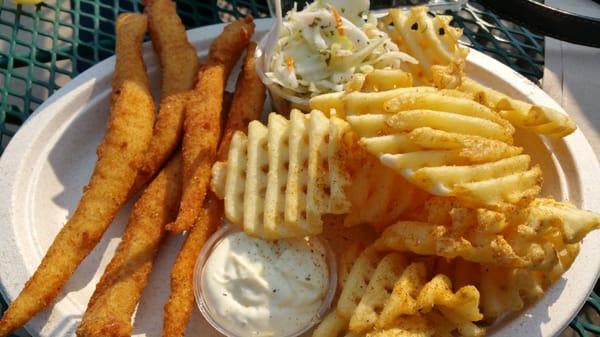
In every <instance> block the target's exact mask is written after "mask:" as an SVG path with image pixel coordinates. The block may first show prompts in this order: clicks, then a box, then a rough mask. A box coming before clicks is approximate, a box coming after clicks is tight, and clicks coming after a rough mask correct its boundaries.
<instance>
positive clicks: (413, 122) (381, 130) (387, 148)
mask: <svg viewBox="0 0 600 337" xmlns="http://www.w3.org/2000/svg"><path fill="white" fill-rule="evenodd" d="M356 94H357V93H351V94H347V95H345V96H342V97H341V98H340V99H341V100H342V103H343V104H346V100H347V99H348V98H349V97H350V96H351V95H356ZM360 94H362V95H369V94H368V93H360ZM377 94H382V93H377ZM394 95H395V96H394V97H393V98H391V99H388V100H387V101H386V102H384V103H383V108H384V111H383V113H369V114H361V111H353V110H346V114H347V115H348V116H347V117H346V118H347V120H348V122H349V123H350V125H351V126H352V128H353V130H354V131H355V132H356V133H357V134H358V136H359V137H361V138H360V140H359V144H361V145H362V146H363V147H364V149H365V150H367V151H368V152H370V153H371V154H373V155H375V156H377V157H378V158H379V159H380V161H381V162H382V163H383V164H384V165H386V166H388V167H390V168H392V169H393V170H394V171H396V172H397V173H399V174H401V175H402V176H403V177H404V178H406V179H407V180H408V181H409V182H411V183H412V184H414V185H415V186H417V187H419V188H421V189H423V190H425V191H427V192H429V193H432V194H434V195H440V196H456V197H459V198H461V199H463V200H466V201H469V202H471V203H473V204H480V205H486V206H491V207H504V206H506V205H508V204H526V203H527V202H529V201H531V200H532V199H534V198H535V197H536V196H537V195H538V194H539V192H540V191H541V183H542V176H541V171H540V170H539V168H538V167H536V166H534V167H533V168H530V167H529V165H530V158H529V156H526V155H521V153H522V150H523V149H522V148H520V147H517V146H513V145H512V142H513V140H512V133H513V132H514V128H513V127H512V126H511V125H510V124H509V123H508V122H507V121H506V120H504V119H503V118H502V117H500V116H499V115H498V114H496V113H495V112H494V111H492V110H490V109H488V108H487V107H485V106H483V105H481V104H479V103H476V102H474V101H472V100H470V99H469V98H468V97H461V96H464V95H462V94H457V92H456V91H454V90H445V91H436V90H435V89H433V91H416V92H415V91H409V90H405V89H399V90H396V91H395V93H394ZM387 98H389V97H387ZM405 109H409V110H405ZM410 109H412V110H410Z"/></svg>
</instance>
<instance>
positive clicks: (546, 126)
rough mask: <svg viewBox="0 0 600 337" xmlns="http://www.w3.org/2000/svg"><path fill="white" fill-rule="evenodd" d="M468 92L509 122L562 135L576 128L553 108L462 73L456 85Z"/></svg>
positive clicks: (567, 118)
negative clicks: (459, 81) (510, 95)
mask: <svg viewBox="0 0 600 337" xmlns="http://www.w3.org/2000/svg"><path fill="white" fill-rule="evenodd" d="M457 89H458V90H460V91H464V92H468V93H471V94H473V95H474V96H475V99H476V100H477V101H478V102H480V103H481V104H483V105H485V106H487V107H489V108H490V109H494V110H496V111H498V112H499V113H500V115H501V116H502V117H503V118H505V119H506V120H508V121H510V122H511V123H512V124H513V125H515V126H517V127H520V128H523V129H525V130H528V131H530V132H534V133H537V134H541V135H546V136H550V137H554V138H562V137H565V136H567V135H569V134H571V133H573V132H574V131H575V130H576V129H577V125H575V123H574V122H573V120H571V118H570V117H569V116H568V115H565V114H563V113H560V112H558V111H556V110H554V109H551V108H548V107H544V106H538V105H534V104H530V103H526V102H523V101H521V100H517V99H514V98H511V97H509V96H508V95H505V94H503V93H501V92H499V91H496V90H494V89H491V88H488V87H486V86H484V85H482V84H481V83H478V82H477V81H475V80H473V79H470V78H468V77H466V76H464V77H463V78H462V79H461V84H460V86H458V88H457Z"/></svg>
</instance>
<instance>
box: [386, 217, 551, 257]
mask: <svg viewBox="0 0 600 337" xmlns="http://www.w3.org/2000/svg"><path fill="white" fill-rule="evenodd" d="M529 244H530V246H528V247H525V248H523V250H525V249H527V248H531V245H535V243H532V242H529ZM375 247H376V248H377V249H379V250H387V251H389V250H395V251H402V252H413V253H416V254H420V255H437V256H441V257H445V258H449V259H452V258H456V257H462V258H463V259H465V260H468V261H473V262H478V263H495V264H499V265H502V266H507V267H513V268H522V267H535V266H537V264H542V262H544V261H545V260H544V258H545V257H546V256H545V253H546V252H545V251H544V252H542V255H543V256H542V257H540V256H539V255H540V253H539V250H538V249H537V246H534V248H535V249H534V248H531V249H533V251H532V252H530V251H527V250H526V252H525V253H524V254H529V255H533V256H529V255H524V256H522V255H519V254H518V253H517V252H516V251H515V247H512V246H511V245H510V243H509V242H508V241H507V239H506V238H504V237H503V236H502V235H497V234H494V233H485V232H483V231H481V230H478V229H473V228H471V231H470V232H462V231H453V230H452V229H449V228H447V227H445V226H440V225H433V224H429V223H423V222H410V221H400V222H397V223H396V224H394V225H392V226H390V227H388V228H387V229H386V230H385V231H384V232H383V234H382V235H381V237H380V238H379V239H378V240H377V241H376V242H375ZM538 260H542V261H538Z"/></svg>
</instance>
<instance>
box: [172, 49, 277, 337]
mask: <svg viewBox="0 0 600 337" xmlns="http://www.w3.org/2000/svg"><path fill="white" fill-rule="evenodd" d="M255 49H256V44H254V43H250V45H249V46H248V53H247V54H246V58H245V61H244V68H243V70H242V72H241V74H240V76H239V77H238V80H237V84H236V90H235V94H234V96H233V101H232V103H231V110H229V117H228V118H227V127H226V128H225V132H224V136H223V140H222V141H221V144H220V145H219V151H218V155H217V156H218V159H219V160H224V159H225V158H226V157H227V153H228V151H229V140H228V138H227V135H233V133H234V132H235V131H238V130H239V131H244V132H246V131H247V128H248V122H250V121H251V120H254V119H258V118H259V116H260V114H261V113H262V110H263V105H264V101H265V95H266V94H265V89H264V86H263V84H262V82H261V81H260V79H259V78H258V75H257V74H256V71H255V69H254V51H255ZM229 138H231V136H230V137H229ZM222 218H223V201H222V200H219V199H218V198H217V197H216V196H215V195H214V194H212V192H209V194H208V196H207V198H206V200H205V201H204V205H203V207H202V209H201V210H200V215H199V216H198V219H197V220H196V223H195V224H194V227H193V228H192V229H191V231H190V234H189V236H188V237H187V239H186V241H185V243H184V245H183V247H182V248H181V251H180V252H179V255H178V256H177V259H176V260H175V265H174V266H173V270H172V271H171V296H170V297H169V301H168V302H167V304H166V305H165V317H164V325H163V336H164V337H180V336H183V333H184V331H185V327H186V325H187V322H188V320H189V318H190V314H191V312H192V310H193V307H194V294H193V275H194V266H195V263H196V258H197V257H198V254H199V253H200V250H201V249H202V247H203V246H204V243H205V242H206V240H207V239H208V237H209V236H210V234H212V233H213V232H214V231H215V230H216V229H217V227H218V226H219V225H220V224H221V223H222Z"/></svg>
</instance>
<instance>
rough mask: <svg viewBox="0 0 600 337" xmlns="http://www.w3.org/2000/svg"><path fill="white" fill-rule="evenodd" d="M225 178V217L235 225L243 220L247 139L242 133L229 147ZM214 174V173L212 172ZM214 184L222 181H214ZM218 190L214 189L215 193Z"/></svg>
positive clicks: (234, 136) (233, 139)
mask: <svg viewBox="0 0 600 337" xmlns="http://www.w3.org/2000/svg"><path fill="white" fill-rule="evenodd" d="M229 147H230V150H229V156H228V158H227V164H225V167H226V168H227V172H226V178H225V180H224V183H225V188H224V199H225V216H226V217H227V219H228V220H229V221H231V222H232V223H233V224H236V225H240V226H241V225H242V224H243V219H244V209H243V204H244V190H245V187H246V161H247V159H248V138H247V137H246V135H245V134H244V133H243V132H236V133H234V135H233V138H232V140H231V145H230V146H229ZM213 172H214V171H213ZM213 181H214V182H218V181H223V179H214V180H213ZM217 190H219V189H215V191H217Z"/></svg>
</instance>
